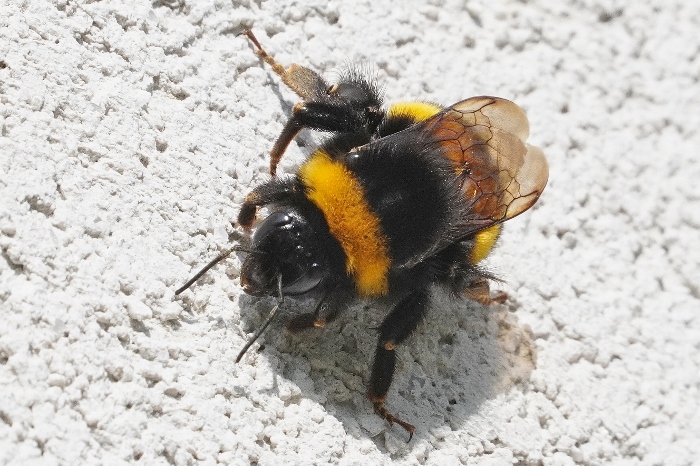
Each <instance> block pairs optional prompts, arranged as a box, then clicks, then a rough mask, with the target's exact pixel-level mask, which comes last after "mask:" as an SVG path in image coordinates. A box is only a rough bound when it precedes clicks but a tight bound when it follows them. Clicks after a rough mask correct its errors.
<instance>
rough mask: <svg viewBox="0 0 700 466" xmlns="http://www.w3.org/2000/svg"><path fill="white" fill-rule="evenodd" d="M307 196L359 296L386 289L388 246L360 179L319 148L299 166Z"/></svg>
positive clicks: (389, 262)
mask: <svg viewBox="0 0 700 466" xmlns="http://www.w3.org/2000/svg"><path fill="white" fill-rule="evenodd" d="M299 178H300V179H301V181H302V183H303V184H304V186H306V188H307V193H306V196H307V197H308V198H309V200H311V202H313V203H314V204H315V205H316V206H317V207H318V208H319V209H320V210H321V212H323V215H324V217H325V218H326V222H327V223H328V228H329V229H330V232H331V234H332V235H333V236H334V237H335V238H336V239H337V240H338V242H339V243H340V246H341V247H342V248H343V251H344V252H345V257H346V262H345V265H346V269H347V272H348V274H351V275H352V276H353V277H354V279H355V285H356V287H357V291H358V293H359V294H360V295H361V296H378V295H384V294H386V293H387V292H388V291H389V281H388V273H389V267H390V266H391V259H390V258H389V249H388V246H387V241H386V238H385V236H384V234H383V232H382V229H381V225H380V222H379V218H377V216H376V215H375V214H374V213H373V212H372V210H371V209H370V206H369V205H368V204H367V200H366V199H365V193H364V189H363V187H362V185H361V184H360V182H359V181H358V180H357V179H356V178H355V177H354V176H353V174H352V173H351V172H350V171H349V170H348V169H347V167H345V166H344V165H343V164H341V163H339V162H336V161H334V160H332V159H331V157H330V156H329V155H328V154H327V153H325V152H324V151H322V150H318V151H316V152H315V153H313V154H312V155H311V157H309V159H308V160H307V161H306V162H305V163H304V165H302V166H301V168H300V169H299Z"/></svg>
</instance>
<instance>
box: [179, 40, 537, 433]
mask: <svg viewBox="0 0 700 466" xmlns="http://www.w3.org/2000/svg"><path fill="white" fill-rule="evenodd" d="M243 34H245V35H246V36H247V37H248V38H249V39H250V40H251V41H252V43H253V44H254V46H255V48H256V50H257V54H258V55H259V56H260V57H261V58H262V59H263V60H264V61H265V62H267V63H268V64H269V65H271V66H272V69H273V70H274V71H275V72H276V73H277V74H278V75H279V76H280V77H281V79H282V81H283V82H284V83H285V84H286V85H287V86H288V87H290V88H291V89H292V90H293V91H294V92H295V93H296V94H298V95H299V96H300V97H301V99H302V101H301V102H300V103H298V104H296V105H295V106H294V108H293V110H292V115H291V118H290V119H289V121H288V122H287V123H286V125H285V126H284V128H283V130H282V133H281V134H280V136H279V138H278V139H277V141H276V143H275V144H274V147H273V149H272V151H271V154H270V174H271V175H272V178H271V179H270V180H268V181H266V182H264V183H263V184H261V185H259V186H258V187H256V188H255V189H254V190H253V191H252V192H251V193H250V194H249V195H248V196H247V197H246V199H245V202H244V203H243V205H242V207H241V210H240V213H239V215H238V223H239V224H240V225H241V226H242V227H243V228H244V229H247V230H250V229H251V228H252V226H253V223H254V220H255V217H256V212H257V210H258V208H260V207H263V206H266V207H268V208H269V209H270V213H269V215H268V216H267V217H266V218H265V219H264V220H263V221H262V222H261V223H260V224H259V225H258V226H257V228H256V230H255V232H254V234H253V237H252V244H251V246H250V248H244V247H240V246H235V247H233V248H231V249H230V250H229V251H227V252H226V253H224V254H222V255H221V256H219V257H217V258H216V259H215V260H214V261H212V262H211V263H210V264H209V265H208V266H207V267H205V268H204V269H203V270H202V271H201V272H200V273H198V274H197V276H195V277H194V278H193V279H192V280H190V281H189V282H188V283H187V284H186V285H185V286H183V287H182V288H180V289H179V290H178V291H177V293H178V294H179V293H180V292H182V291H183V290H184V289H186V288H187V287H189V286H190V285H191V284H192V283H194V281H195V280H197V279H198V278H199V277H200V276H201V275H202V274H203V273H204V272H206V271H207V270H208V269H209V268H210V267H211V266H213V265H214V264H215V263H216V262H218V261H219V260H221V259H223V258H224V257H226V256H227V255H228V254H230V253H231V252H232V251H246V252H248V253H249V255H248V256H247V257H246V259H245V261H244V263H243V267H242V270H241V284H242V286H243V290H244V291H245V292H246V293H248V294H250V295H253V296H276V297H277V298H278V304H277V306H275V307H274V308H273V310H272V311H271V312H270V315H269V316H268V318H267V320H266V322H265V323H264V325H263V326H262V327H261V328H260V330H259V331H258V332H257V333H256V335H255V336H254V337H253V339H252V340H251V341H250V342H249V343H248V344H247V345H246V346H245V347H244V348H243V350H242V351H241V353H240V354H239V357H238V359H237V361H238V360H240V359H241V357H242V356H243V354H244V353H245V351H246V350H247V349H248V348H249V347H250V346H251V344H252V343H253V341H255V339H256V338H257V337H258V336H259V335H260V334H261V333H262V332H263V331H264V329H265V328H266V327H267V325H268V324H269V323H270V321H271V320H272V318H273V316H274V314H275V312H276V310H277V308H278V307H279V304H280V303H281V302H282V300H283V298H284V297H285V296H288V295H294V296H315V297H318V298H317V299H318V304H317V305H316V308H315V309H314V311H313V312H308V313H305V314H300V315H297V316H296V317H294V318H292V319H291V320H290V321H289V322H288V323H287V328H288V329H289V330H290V331H292V332H299V331H302V330H306V329H310V328H313V327H323V326H324V325H326V324H327V323H328V322H330V321H332V320H333V319H335V318H336V317H337V316H338V315H339V314H340V313H341V312H342V311H343V309H344V308H345V307H347V306H348V304H349V303H351V302H352V301H354V300H356V299H358V298H359V299H372V298H385V299H388V300H389V301H390V302H392V306H393V308H392V309H391V311H390V312H389V313H388V315H387V316H386V318H385V319H384V321H383V322H382V324H381V325H380V326H379V329H378V333H379V340H378V343H377V348H376V352H375V356H374V362H373V364H372V372H371V375H370V378H369V384H368V390H367V393H368V397H369V399H370V400H371V401H372V403H373V405H374V410H375V412H376V413H377V414H379V415H380V416H381V417H382V418H384V419H386V420H387V421H388V422H389V423H394V422H395V423H397V424H399V425H401V426H402V427H403V428H404V429H406V430H407V431H408V433H409V434H410V436H412V435H413V432H414V430H415V428H414V426H413V425H411V424H409V423H407V422H405V421H403V420H401V419H398V418H397V417H395V416H394V415H392V414H391V413H390V412H389V411H388V410H387V408H386V407H385V406H384V403H385V400H386V396H387V392H388V390H389V386H390V385H391V381H392V378H393V374H394V370H395V364H396V346H397V345H399V344H401V343H402V342H404V341H405V340H406V339H407V338H408V337H409V336H410V335H411V333H412V332H413V331H414V330H415V329H416V327H417V326H418V324H419V323H420V321H421V320H422V319H423V318H424V317H425V316H426V313H427V311H428V307H429V296H430V288H431V287H432V286H433V285H441V286H443V287H446V288H447V289H449V290H450V291H451V292H452V293H454V294H455V295H461V296H466V297H468V298H471V299H474V300H476V301H478V302H480V303H483V304H491V303H494V302H503V301H504V300H505V299H506V295H505V294H504V293H492V292H490V290H489V280H490V279H494V278H495V277H493V276H492V275H491V274H490V273H489V272H487V271H485V270H484V269H483V268H481V267H480V266H479V265H478V264H479V262H480V261H481V260H482V259H483V258H484V257H486V256H487V255H488V254H489V253H490V252H491V250H492V248H493V247H494V245H495V243H496V240H497V238H498V236H499V233H500V231H501V223H502V222H504V221H506V220H508V219H510V218H512V217H515V216H516V215H518V214H520V213H522V212H524V211H526V210H527V209H529V208H530V207H531V206H532V205H533V204H534V203H535V202H536V201H537V199H538V198H539V196H540V194H541V193H542V190H543V189H544V187H545V185H546V183H547V177H548V168H547V162H546V159H545V156H544V154H543V153H542V151H541V150H540V149H539V148H537V147H534V146H531V145H529V144H526V143H525V140H526V139H527V137H528V132H529V128H528V121H527V118H526V116H525V113H524V112H523V110H522V109H521V108H520V107H518V106H517V105H515V104H514V103H512V102H510V101H508V100H505V99H500V98H497V97H472V98H470V99H467V100H463V101H461V102H458V103H456V104H454V105H452V106H450V107H446V108H441V107H439V106H437V105H435V104H432V103H425V102H407V103H397V104H393V105H390V106H389V107H388V108H387V109H384V107H383V106H382V97H381V92H380V90H379V88H378V86H377V85H376V84H375V83H374V82H373V81H372V80H370V79H368V78H367V77H365V76H363V75H362V73H359V72H357V71H356V70H350V71H348V72H346V73H345V74H344V75H343V76H341V78H340V79H339V81H338V82H337V83H336V84H329V83H328V82H326V81H325V80H324V79H323V78H322V77H321V76H320V75H319V74H318V73H316V72H314V71H312V70H310V69H308V68H305V67H302V66H298V65H292V66H290V67H289V68H287V69H285V68H284V67H283V66H282V65H280V64H279V63H277V62H276V61H275V60H274V59H273V58H272V57H271V56H270V55H269V54H267V53H266V52H265V51H264V50H263V48H262V47H261V46H260V43H259V42H258V41H257V39H256V38H255V36H254V35H253V33H252V32H251V31H250V30H247V31H245V32H244V33H243ZM302 128H311V129H315V130H320V131H324V132H329V133H333V135H332V136H331V137H330V138H329V139H328V140H327V141H326V142H324V143H323V144H322V145H321V146H320V147H318V148H317V149H316V150H314V151H313V152H312V153H311V155H310V156H309V157H308V158H307V159H306V161H305V162H304V163H303V164H302V165H301V167H300V168H299V171H298V173H297V174H296V175H294V176H290V177H276V176H275V174H276V168H277V164H278V163H279V161H280V159H281V157H282V155H283V153H284V151H285V149H286V148H287V146H288V145H289V143H290V142H291V141H292V140H293V139H294V137H295V136H296V135H297V133H298V132H299V131H300V130H301V129H302Z"/></svg>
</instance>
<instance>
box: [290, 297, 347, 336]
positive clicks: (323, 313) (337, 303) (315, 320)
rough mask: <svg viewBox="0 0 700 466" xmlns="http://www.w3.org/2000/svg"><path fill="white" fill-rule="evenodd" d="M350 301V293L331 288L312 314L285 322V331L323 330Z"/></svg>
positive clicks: (305, 314)
mask: <svg viewBox="0 0 700 466" xmlns="http://www.w3.org/2000/svg"><path fill="white" fill-rule="evenodd" d="M351 299H352V293H351V292H350V291H349V290H346V289H344V287H342V286H337V287H333V288H331V289H330V290H329V291H328V292H327V293H326V294H325V295H324V296H323V298H321V300H320V301H319V302H318V304H317V305H316V309H314V312H306V313H304V314H300V315H298V316H295V317H292V318H291V319H289V320H288V321H287V330H289V331H290V332H292V333H297V332H301V331H303V330H307V329H310V328H323V327H325V326H326V324H327V323H329V322H332V321H333V320H335V318H336V317H338V315H339V314H340V312H341V311H342V310H343V309H345V307H346V306H347V305H348V303H349V302H350V301H351Z"/></svg>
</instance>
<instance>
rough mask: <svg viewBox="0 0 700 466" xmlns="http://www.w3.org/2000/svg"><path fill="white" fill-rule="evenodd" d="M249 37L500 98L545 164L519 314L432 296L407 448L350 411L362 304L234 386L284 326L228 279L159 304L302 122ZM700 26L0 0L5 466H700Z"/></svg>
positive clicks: (521, 5)
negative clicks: (244, 32)
mask: <svg viewBox="0 0 700 466" xmlns="http://www.w3.org/2000/svg"><path fill="white" fill-rule="evenodd" d="M244 26H252V27H254V28H255V30H256V32H257V34H258V36H259V38H260V40H261V41H262V42H263V44H264V45H265V46H266V47H267V49H268V50H269V51H270V52H271V53H274V54H275V56H276V57H277V58H278V59H279V60H280V61H281V62H283V63H291V62H297V63H300V64H305V65H308V66H311V67H313V68H315V69H317V70H324V71H329V72H330V71H332V70H333V69H338V68H339V67H342V66H343V65H344V64H345V63H348V62H357V63H368V64H371V65H372V66H373V67H374V69H375V71H376V74H377V76H378V78H379V80H380V81H381V82H382V83H383V84H384V85H385V87H386V96H387V100H389V101H396V100H405V99H422V100H431V101H436V102H441V103H444V104H450V103H454V102H456V101H458V100H461V99H463V98H465V97H469V96H472V95H480V94H491V95H498V96H502V97H506V98H509V99H512V100H514V101H516V102H517V103H519V104H520V105H521V106H523V107H524V108H525V109H526V110H527V112H528V114H529V117H530V120H531V126H532V131H531V141H532V142H533V143H535V144H538V145H540V146H542V147H543V148H544V149H545V152H546V153H547V155H548V157H549V160H550V164H551V177H550V183H549V185H548V187H547V190H546V191H545V193H544V195H543V197H542V199H541V201H540V202H539V204H538V205H537V206H536V207H535V208H534V209H533V210H532V211H530V212H528V213H527V214H525V215H523V216H521V217H519V218H517V219H515V220H513V221H511V222H509V223H508V228H507V229H506V232H505V234H504V236H503V238H502V241H501V245H500V246H499V248H498V250H497V251H496V252H495V253H494V255H493V257H492V258H491V259H490V262H489V263H490V266H491V267H492V268H493V269H494V270H496V271H497V272H498V273H499V274H500V275H501V276H502V277H503V278H504V279H505V280H506V282H505V284H503V285H500V286H501V288H502V289H504V290H505V291H507V292H508V293H509V294H510V300H509V301H508V302H507V303H506V304H505V305H502V306H495V307H492V308H484V307H483V306H479V305H477V304H474V303H470V302H466V301H457V302H450V301H449V300H447V299H445V298H444V297H441V296H436V299H435V304H434V306H433V308H432V311H431V316H430V318H429V319H428V320H427V321H426V322H425V324H424V325H422V326H421V328H420V329H419V331H418V332H417V333H416V335H415V336H414V338H413V339H412V340H411V342H410V343H408V344H406V345H405V346H403V347H402V348H401V349H400V353H399V354H400V357H401V363H400V367H399V372H398V374H397V378H396V380H395V384H394V386H393V388H392V391H391V392H390V399H389V406H390V408H391V409H392V410H394V411H395V412H396V414H398V415H399V416H401V417H403V418H405V419H407V420H410V421H413V422H414V423H415V424H416V426H417V428H418V431H417V434H416V436H415V438H414V439H413V441H412V442H411V443H409V444H407V443H406V442H405V440H406V436H405V433H404V432H403V431H401V430H400V429H397V428H390V427H389V426H388V425H387V424H386V423H385V422H383V421H381V420H380V419H378V418H377V417H376V416H374V415H373V413H372V411H371V407H370V405H369V403H368V402H367V401H366V400H365V397H364V384H365V381H366V377H367V367H368V362H369V360H370V358H371V349H372V348H373V346H374V338H375V332H374V330H373V329H372V328H373V327H375V326H376V325H377V323H378V322H379V319H380V317H381V315H380V313H379V312H378V311H377V310H376V309H375V308H373V307H371V306H369V305H358V306H356V307H355V308H353V309H352V310H350V312H348V313H347V314H345V315H344V316H343V317H342V318H341V319H339V321H338V322H337V323H334V324H333V325H330V326H329V327H328V328H326V329H324V330H323V331H319V332H317V333H314V332H310V333H307V334H304V335H302V336H299V337H292V336H290V335H287V334H285V332H284V331H283V328H282V325H283V324H282V322H281V321H280V322H278V323H276V324H274V325H273V327H272V328H271V329H270V331H269V332H268V333H267V334H266V335H265V336H264V337H263V338H262V339H261V340H260V343H261V345H263V346H264V347H263V348H262V349H261V348H260V345H256V346H255V347H254V349H253V350H251V352H250V353H249V354H248V355H247V356H246V357H245V359H244V360H243V361H242V363H240V364H238V365H236V364H234V362H233V360H234V358H235V356H236V354H237V352H238V351H239V349H240V348H241V346H242V345H243V344H244V343H245V341H246V340H247V338H248V337H249V336H250V334H251V332H253V331H254V330H255V329H256V328H257V326H258V325H259V324H260V323H261V321H262V320H263V318H264V316H265V314H266V312H267V311H268V310H269V309H270V306H271V305H272V304H273V301H272V300H269V299H266V300H254V299H252V298H250V297H247V296H245V295H243V294H242V292H241V288H240V286H239V281H238V273H239V268H240V257H234V258H231V259H229V260H227V261H226V263H225V264H222V265H220V266H219V267H218V268H216V269H214V270H213V271H211V272H210V273H209V274H208V275H207V277H206V278H205V279H203V280H201V281H200V282H199V283H198V284H197V285H196V286H195V287H193V288H192V290H191V291H188V292H187V293H185V294H184V295H183V296H182V298H177V299H176V298H174V295H173V291H174V290H175V289H176V288H177V287H178V286H179V285H181V284H182V283H183V281H184V280H185V279H187V278H188V277H189V276H190V275H191V274H192V273H193V271H194V270H196V269H197V268H198V267H199V266H201V265H202V264H203V263H205V262H206V261H207V260H208V259H210V258H211V257H213V256H215V255H216V254H217V252H219V251H221V250H223V249H224V248H225V247H226V246H227V245H229V244H230V242H229V240H230V238H229V236H231V237H232V238H235V235H236V232H235V230H234V229H233V228H232V227H231V224H230V221H231V220H232V219H234V218H235V215H236V213H237V207H238V206H239V205H240V203H241V201H242V199H243V197H244V196H245V194H246V192H247V191H249V190H250V189H251V188H252V187H253V186H255V185H256V184H257V183H259V182H260V181H262V180H264V179H266V176H267V175H266V170H267V160H266V155H267V151H268V150H269V149H270V147H271V143H272V141H273V140H274V138H275V137H276V135H277V134H278V133H279V131H280V129H281V127H282V124H283V123H284V121H285V120H286V118H287V115H288V113H289V111H290V109H291V106H292V105H293V104H294V102H295V96H294V95H293V94H292V93H291V92H290V91H289V90H288V89H286V88H284V87H283V86H282V85H281V84H280V82H279V79H278V78H277V77H276V76H275V75H274V74H272V73H271V72H270V70H269V69H268V68H266V67H264V66H262V63H261V62H260V60H259V59H258V58H257V57H256V55H255V54H254V53H253V50H252V48H251V46H250V44H249V43H248V42H247V41H246V40H245V39H244V38H241V37H236V36H235V34H236V33H237V32H239V31H240V29H241V28H242V27H244ZM698 31H700V2H698V1H696V0H693V1H676V2H672V1H666V0H649V1H645V2H623V1H615V0H579V1H569V2H551V1H548V0H535V1H505V0H494V1H479V0H476V1H453V0H431V1H428V2H423V1H413V2H410V1H409V2H403V3H402V5H401V6H400V7H399V6H389V5H388V2H370V1H363V2H350V1H348V2H339V1H331V2H328V1H326V0H323V1H321V0H308V1H305V2H297V1H286V0H285V1H279V2H272V1H262V2H253V1H250V2H249V1H242V2H238V1H235V0H234V2H233V3H231V2H230V1H221V0H202V1H190V0H180V1H178V0H173V1H169V0H162V1H154V2H152V3H149V2H142V1H129V0H124V1H116V0H115V1H103V2H83V1H79V2H74V1H67V0H54V1H48V0H25V1H19V0H10V1H9V3H8V0H0V248H1V250H0V464H12V465H31V464H37V465H38V464H41V465H54V464H67V465H76V464H110V465H118V464H127V463H129V464H130V463H140V464H175V465H187V464H235V465H247V464H258V465H279V464H327V463H328V464H340V465H369V464H389V463H392V462H394V463H395V464H405V465H416V464H429V465H450V464H479V465H497V464H511V463H513V464H527V465H540V464H542V465H567V464H592V465H596V464H611V463H612V464H623V465H636V464H641V465H655V464H659V465H661V464H664V465H686V464H688V465H689V464H694V463H695V464H697V463H696V461H697V458H698V455H699V454H700V441H699V439H700V409H699V406H698V405H699V403H700V401H699V400H700V393H698V387H699V385H700V373H699V371H700V370H699V367H700V356H699V354H700V353H699V351H698V349H699V348H700V317H699V315H698V313H699V312H700V288H699V287H698V277H700V234H699V233H698V229H699V228H700V184H698V182H697V180H698V179H700V162H698V149H699V148H700V135H699V133H698V128H700V111H698V108H700V84H698V80H699V79H700V58H699V53H700V52H699V51H700V34H699V33H698ZM318 140H319V135H317V134H313V133H310V132H304V133H303V134H301V135H300V137H298V138H297V141H296V143H295V144H293V145H292V146H291V147H290V149H289V151H288V154H287V156H286V158H285V159H284V161H283V163H282V165H281V171H282V172H284V173H290V172H293V171H294V170H295V168H296V167H298V165H299V163H300V162H301V160H303V157H304V156H305V154H308V152H309V150H310V148H311V147H313V144H315V142H316V141H318ZM309 305H310V304H309V303H298V302H297V303H295V302H292V301H290V302H289V304H288V305H286V306H285V309H284V313H286V314H292V313H295V312H301V311H302V310H303V309H305V308H306V307H307V306H309Z"/></svg>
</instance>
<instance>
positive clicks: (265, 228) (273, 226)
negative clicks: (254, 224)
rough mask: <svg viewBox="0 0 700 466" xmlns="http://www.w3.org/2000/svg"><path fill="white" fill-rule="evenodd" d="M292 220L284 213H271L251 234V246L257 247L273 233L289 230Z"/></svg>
mask: <svg viewBox="0 0 700 466" xmlns="http://www.w3.org/2000/svg"><path fill="white" fill-rule="evenodd" d="M293 221H294V218H293V217H292V216H291V215H289V214H287V213H285V212H273V213H271V214H270V215H268V216H267V218H265V220H263V222H262V223H261V224H260V226H258V229H257V230H255V233H254V234H253V246H256V245H259V244H260V243H261V242H262V241H264V240H265V239H266V238H268V237H269V236H270V235H272V234H274V233H275V232H277V231H279V230H283V229H287V228H290V226H291V224H292V222H293Z"/></svg>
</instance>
